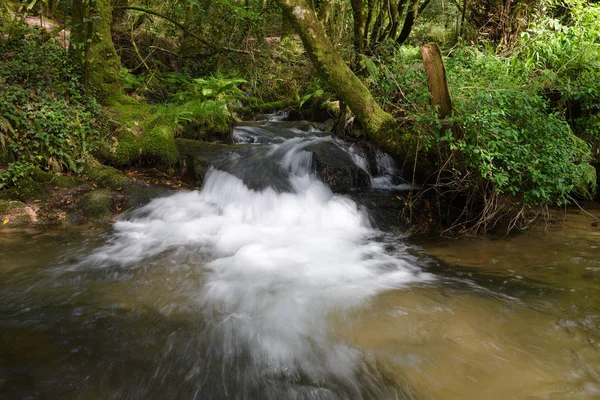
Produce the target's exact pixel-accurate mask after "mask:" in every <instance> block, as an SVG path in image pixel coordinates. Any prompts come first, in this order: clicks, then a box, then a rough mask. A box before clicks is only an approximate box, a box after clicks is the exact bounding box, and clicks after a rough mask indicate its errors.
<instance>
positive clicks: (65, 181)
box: [50, 175, 86, 188]
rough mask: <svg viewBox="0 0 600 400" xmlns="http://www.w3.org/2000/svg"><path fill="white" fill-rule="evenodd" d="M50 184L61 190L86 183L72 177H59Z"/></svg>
mask: <svg viewBox="0 0 600 400" xmlns="http://www.w3.org/2000/svg"><path fill="white" fill-rule="evenodd" d="M50 183H51V184H52V185H53V186H58V187H61V188H74V187H77V186H81V185H84V184H85V183H86V181H84V180H83V179H81V178H77V177H76V176H72V175H57V176H55V177H54V178H52V180H51V181H50Z"/></svg>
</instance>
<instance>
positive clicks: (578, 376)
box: [0, 116, 600, 400]
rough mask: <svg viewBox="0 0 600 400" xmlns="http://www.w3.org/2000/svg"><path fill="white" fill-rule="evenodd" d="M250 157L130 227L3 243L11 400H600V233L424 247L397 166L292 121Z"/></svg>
mask: <svg viewBox="0 0 600 400" xmlns="http://www.w3.org/2000/svg"><path fill="white" fill-rule="evenodd" d="M234 140H235V142H236V143H237V145H236V146H235V150H226V149H225V150H223V152H222V154H219V160H220V162H215V163H214V165H215V168H211V169H210V170H209V171H208V172H207V174H206V176H205V178H204V182H203V184H202V188H201V189H199V190H197V191H190V192H181V193H175V194H172V195H170V196H168V197H162V198H158V199H155V200H153V201H152V202H150V203H149V204H147V205H146V206H143V207H141V208H138V209H135V210H128V211H126V212H125V213H124V214H122V215H121V216H120V217H119V218H118V220H117V221H116V222H115V223H114V224H113V225H112V226H110V227H100V226H96V227H90V226H77V227H74V226H70V227H69V228H68V229H67V228H51V229H50V228H48V229H43V230H42V229H37V230H36V229H20V230H17V229H14V230H10V231H9V230H4V231H0V398H3V399H37V398H43V399H67V398H77V399H110V398H115V399H274V400H275V399H277V400H280V399H443V400H445V399H457V400H458V399H599V398H600V228H598V225H597V224H596V223H595V222H594V220H593V219H592V217H591V216H588V215H582V214H581V213H579V212H575V211H572V210H569V211H567V212H565V213H564V214H559V216H558V218H559V219H560V218H562V219H564V221H563V222H562V223H561V224H553V225H552V226H550V227H549V228H547V229H546V228H545V227H542V226H540V227H538V228H536V229H533V230H532V231H530V232H527V233H523V234H518V235H512V236H509V237H505V238H502V239H472V240H467V239H465V240H459V241H450V240H444V239H430V240H424V241H422V242H419V243H415V242H414V241H412V240H410V239H408V238H407V234H406V233H405V232H403V231H402V230H401V229H400V228H398V226H397V224H395V223H394V219H395V216H394V204H396V203H395V202H396V201H397V200H396V195H397V194H398V193H401V191H403V190H404V191H405V190H407V189H408V188H409V187H410V185H408V184H407V183H406V182H405V181H403V180H402V178H401V177H399V176H398V174H397V172H396V169H395V164H394V162H393V161H392V160H391V158H390V157H389V156H387V155H385V154H382V153H377V154H375V155H374V156H372V157H370V158H369V157H367V156H366V155H365V154H364V152H363V150H361V149H360V148H357V147H356V146H354V145H351V144H349V143H345V142H343V141H341V140H338V139H334V138H332V137H331V136H329V134H326V133H324V132H321V131H319V130H318V129H317V128H315V127H314V126H313V125H311V124H308V123H304V122H293V123H292V122H285V121H280V118H278V117H277V116H271V117H270V118H269V119H267V120H265V121H259V122H248V123H244V124H241V125H240V126H238V127H237V128H236V130H235V132H234ZM323 149H325V150H323ZM315 157H320V158H321V161H319V162H320V163H322V164H323V165H324V167H322V168H321V170H323V171H325V172H326V173H327V171H329V170H330V169H332V168H333V167H330V166H331V165H335V166H336V168H337V166H339V165H341V164H344V163H345V164H347V165H348V170H347V171H346V172H347V173H348V174H349V175H348V176H350V178H348V182H351V183H352V182H353V183H352V184H360V185H362V186H364V185H367V189H365V188H364V187H362V189H363V190H362V191H359V190H349V191H348V193H345V194H340V193H333V192H332V190H331V189H330V187H329V186H328V185H326V184H325V183H323V179H322V176H320V175H319V174H317V173H316V172H315V163H316V162H317V160H316V159H315ZM220 165H221V166H220ZM328 168H329V169H328ZM357 171H358V172H359V173H357ZM365 182H366V183H365ZM369 188H370V189H369ZM590 212H591V213H592V214H594V215H596V216H597V217H598V216H600V210H598V209H596V210H591V211H590ZM558 225H560V227H557V226H558Z"/></svg>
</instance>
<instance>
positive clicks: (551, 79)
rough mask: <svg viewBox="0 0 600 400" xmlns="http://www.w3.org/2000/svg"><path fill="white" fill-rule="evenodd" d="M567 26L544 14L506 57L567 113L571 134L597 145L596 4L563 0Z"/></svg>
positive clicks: (599, 42)
mask: <svg viewBox="0 0 600 400" xmlns="http://www.w3.org/2000/svg"><path fill="white" fill-rule="evenodd" d="M567 3H568V5H570V14H569V16H570V20H569V21H568V23H569V24H568V25H567V24H565V22H561V20H559V19H555V18H546V19H543V20H541V21H539V23H537V24H535V25H533V26H532V27H531V29H529V30H528V31H527V32H525V33H523V34H522V36H521V42H520V43H519V47H518V48H517V49H516V50H515V52H514V54H513V55H512V57H511V60H512V61H513V64H514V65H515V67H517V66H518V67H519V68H521V69H522V70H523V72H524V73H527V74H529V75H530V76H535V78H536V81H537V82H538V84H540V85H543V86H544V88H545V90H546V91H547V92H548V93H549V94H551V95H552V96H553V97H554V98H555V99H554V102H555V107H556V108H558V109H559V111H561V112H563V113H565V114H566V115H567V116H568V117H569V119H570V120H569V122H570V123H571V125H572V127H573V129H574V131H575V133H576V134H577V135H578V136H579V137H581V138H583V139H584V140H586V141H587V142H588V143H590V144H591V145H592V146H593V149H594V153H595V154H596V159H597V160H598V159H600V158H598V149H599V148H600V6H599V5H587V4H584V3H585V2H582V1H569V2H567Z"/></svg>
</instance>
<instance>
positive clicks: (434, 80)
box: [421, 43, 452, 120]
mask: <svg viewBox="0 0 600 400" xmlns="http://www.w3.org/2000/svg"><path fill="white" fill-rule="evenodd" d="M421 54H423V64H424V65H425V71H426V72H427V84H428V85H429V92H430V93H431V105H432V106H433V107H439V117H440V119H441V120H443V119H444V118H446V117H447V116H449V115H450V114H451V113H452V102H451V100H450V92H449V91H448V82H447V81H446V69H445V68H444V62H443V61H442V53H441V52H440V48H439V47H438V45H437V44H435V43H429V44H424V45H421Z"/></svg>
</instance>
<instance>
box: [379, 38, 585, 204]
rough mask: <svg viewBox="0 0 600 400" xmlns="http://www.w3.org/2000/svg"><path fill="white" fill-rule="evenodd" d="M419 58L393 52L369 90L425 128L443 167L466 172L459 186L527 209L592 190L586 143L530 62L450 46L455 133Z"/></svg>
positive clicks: (414, 52)
mask: <svg viewBox="0 0 600 400" xmlns="http://www.w3.org/2000/svg"><path fill="white" fill-rule="evenodd" d="M374 62H376V63H377V60H374ZM421 63H422V61H421V60H420V52H419V51H418V49H410V48H408V49H407V48H404V49H400V50H398V51H397V53H396V57H395V63H394V64H391V65H390V64H386V65H381V66H380V65H378V68H375V69H374V70H376V71H377V74H376V75H374V76H373V75H372V76H371V79H372V87H373V91H374V92H375V93H377V95H378V97H379V98H380V99H381V100H382V101H383V102H384V103H385V104H386V105H387V108H388V109H389V110H390V111H394V110H397V109H399V107H400V109H401V110H402V111H403V113H404V114H403V115H405V116H406V117H407V118H408V120H409V121H412V123H413V124H414V126H415V129H416V130H417V131H419V132H422V133H425V134H422V135H421V137H420V141H421V145H422V147H423V148H424V150H425V151H434V152H435V153H437V155H438V158H439V159H440V160H441V162H440V167H441V165H443V164H445V162H446V161H449V163H448V164H446V168H447V169H448V170H451V171H455V172H453V173H452V174H453V176H454V177H455V179H462V178H464V177H465V176H468V177H470V178H469V180H467V181H465V182H463V183H462V186H461V188H460V190H463V191H465V192H468V191H473V192H476V193H475V194H476V195H475V196H472V198H473V197H474V198H481V197H485V193H486V191H491V192H492V193H495V194H496V195H498V194H499V195H508V196H510V197H511V198H512V199H515V200H516V201H517V202H521V203H522V204H524V205H526V206H537V205H547V204H563V203H566V202H567V201H568V198H569V195H570V193H571V192H572V191H573V190H578V191H580V192H582V193H583V194H587V195H590V194H591V193H592V192H593V190H594V188H593V186H594V184H593V181H594V179H591V178H590V174H589V173H590V168H589V167H590V166H589V164H587V163H588V162H589V161H590V151H589V145H587V144H586V143H585V142H583V141H582V140H581V139H579V138H577V137H576V136H575V135H574V134H573V132H572V130H571V127H570V126H569V124H568V123H567V118H566V116H565V114H564V113H561V112H559V110H556V109H553V108H552V107H551V103H550V101H549V99H548V98H547V97H546V96H545V95H544V88H545V86H546V85H547V82H546V81H545V80H543V79H542V75H540V74H539V73H538V71H536V70H535V69H534V68H532V66H531V65H529V64H528V59H526V58H523V57H521V56H519V55H514V56H511V55H509V56H499V55H496V54H494V53H493V51H491V50H490V49H485V48H483V49H477V48H468V47H459V48H457V49H455V51H454V52H453V53H452V54H451V55H450V56H449V57H447V58H446V59H445V65H446V70H447V77H448V84H449V89H450V92H451V95H452V102H453V112H454V113H453V115H452V116H451V117H450V118H448V121H449V122H451V123H453V124H455V125H456V126H457V127H459V128H455V129H454V130H452V129H442V127H441V124H440V123H439V121H438V119H437V116H436V112H435V110H433V109H431V107H430V106H429V105H428V103H429V91H428V88H427V81H426V77H425V72H424V70H423V69H422V67H421V66H420V65H421ZM546 77H547V76H544V78H546ZM457 129H458V130H457ZM457 133H458V134H457ZM452 154H459V155H458V156H452V157H451V155H452ZM455 174H458V176H459V177H458V178H456V175H455ZM584 177H585V178H584ZM480 196H481V197H480Z"/></svg>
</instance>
